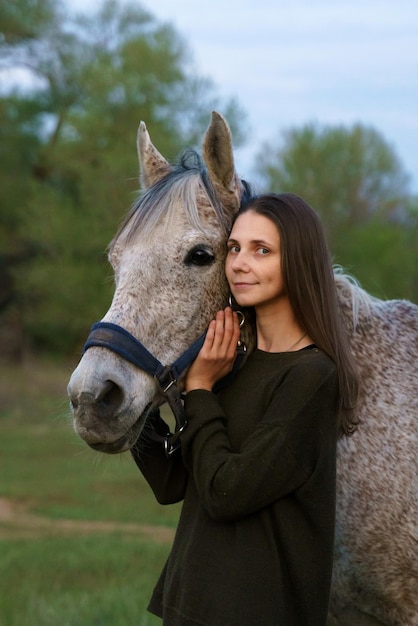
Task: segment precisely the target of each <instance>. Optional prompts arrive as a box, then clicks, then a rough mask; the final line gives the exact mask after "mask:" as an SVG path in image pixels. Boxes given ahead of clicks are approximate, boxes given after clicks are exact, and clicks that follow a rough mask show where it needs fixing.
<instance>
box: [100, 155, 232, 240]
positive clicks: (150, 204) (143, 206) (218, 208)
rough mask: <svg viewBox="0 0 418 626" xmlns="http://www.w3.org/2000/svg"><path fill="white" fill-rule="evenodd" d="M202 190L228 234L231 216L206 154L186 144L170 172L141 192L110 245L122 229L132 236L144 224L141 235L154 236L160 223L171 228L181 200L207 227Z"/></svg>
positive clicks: (200, 224) (193, 218) (201, 227)
mask: <svg viewBox="0 0 418 626" xmlns="http://www.w3.org/2000/svg"><path fill="white" fill-rule="evenodd" d="M202 191H203V193H205V194H206V196H207V198H208V201H209V202H210V204H211V205H212V207H213V209H214V211H215V215H216V218H217V221H218V222H219V225H220V226H221V228H222V229H223V230H224V231H225V234H227V233H228V230H229V228H230V226H231V223H230V222H231V218H230V216H229V215H228V214H227V212H226V211H225V210H224V208H223V206H222V204H221V202H220V201H219V200H218V198H217V196H216V193H215V191H214V189H213V186H212V184H211V182H210V179H209V176H208V174H207V169H206V166H205V165H204V162H203V160H202V158H201V157H200V155H199V154H198V153H197V152H196V151H195V150H193V149H191V148H186V150H184V151H183V152H182V154H181V155H180V158H179V161H178V162H177V163H176V164H174V165H173V167H172V170H171V171H170V172H169V174H167V175H166V176H164V177H163V178H162V179H161V180H159V181H158V182H157V183H155V184H154V185H152V187H150V188H149V189H146V190H144V191H143V192H141V193H140V194H139V196H138V198H137V199H136V201H135V202H134V204H133V205H132V207H131V210H130V211H129V213H128V215H127V217H126V218H125V220H124V221H123V223H122V224H121V226H120V228H119V230H118V232H117V233H116V235H115V237H114V239H113V241H112V243H111V244H110V247H112V245H113V244H114V242H115V241H116V240H117V238H118V237H119V236H120V234H121V232H122V231H124V234H125V236H126V237H127V239H128V240H129V239H131V238H132V237H133V236H134V235H135V233H136V232H137V231H138V228H139V227H140V228H141V235H142V236H144V237H149V238H150V237H152V235H153V233H154V232H155V228H156V226H157V224H159V223H161V222H164V225H165V228H166V230H167V232H169V231H170V226H171V225H172V224H173V222H174V220H175V218H176V207H178V204H179V203H180V204H181V205H182V207H183V209H184V211H185V213H186V215H187V218H188V219H189V221H190V223H191V224H192V226H193V227H195V228H197V229H198V230H202V231H205V230H207V224H205V223H204V221H203V217H202V215H201V214H200V212H199V209H198V198H199V195H200V196H201V195H202Z"/></svg>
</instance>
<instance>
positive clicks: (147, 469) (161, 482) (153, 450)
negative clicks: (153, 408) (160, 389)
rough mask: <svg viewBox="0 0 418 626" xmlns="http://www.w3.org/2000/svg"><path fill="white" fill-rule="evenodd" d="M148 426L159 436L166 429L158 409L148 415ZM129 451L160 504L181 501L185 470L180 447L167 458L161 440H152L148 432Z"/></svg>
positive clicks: (185, 483) (183, 492)
mask: <svg viewBox="0 0 418 626" xmlns="http://www.w3.org/2000/svg"><path fill="white" fill-rule="evenodd" d="M149 426H150V427H151V428H152V430H154V431H156V432H157V433H159V434H161V435H164V434H165V433H167V432H168V430H169V429H168V426H167V425H166V424H165V422H164V420H163V419H162V418H161V417H160V415H159V412H156V413H155V414H154V415H153V416H152V420H151V423H150V425H149ZM131 454H132V457H133V459H134V461H135V463H136V465H137V467H138V468H139V470H140V471H141V473H142V475H143V476H144V478H145V480H146V481H147V483H148V484H149V485H150V487H151V489H152V491H153V493H154V495H155V498H156V500H157V501H158V502H159V503H160V504H174V503H175V502H180V501H181V500H183V498H184V494H185V491H186V485H187V480H188V472H187V470H186V468H185V466H184V464H183V460H182V457H181V453H180V450H177V451H176V452H174V454H173V455H172V456H170V457H169V458H167V455H166V453H165V450H164V447H163V445H162V443H161V442H160V441H155V440H153V439H152V436H149V433H148V436H147V437H146V438H145V437H144V438H143V440H142V439H141V440H140V442H139V443H137V444H136V445H135V446H134V447H133V448H132V450H131Z"/></svg>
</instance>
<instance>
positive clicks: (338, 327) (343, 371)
mask: <svg viewBox="0 0 418 626" xmlns="http://www.w3.org/2000/svg"><path fill="white" fill-rule="evenodd" d="M248 210H251V211H254V212H255V213H258V214H260V215H264V216H265V217H267V218H269V219H270V220H271V221H272V222H273V223H274V224H275V225H276V227H277V229H278V231H279V234H280V247H281V262H282V273H283V283H284V287H285V289H286V291H287V294H288V297H289V300H290V304H291V306H292V309H293V312H294V314H295V317H296V319H297V321H298V323H299V324H300V325H301V327H302V328H303V330H304V331H305V332H306V334H307V335H309V337H311V339H312V340H313V342H314V343H315V344H316V345H317V346H318V348H320V349H321V350H323V351H324V352H325V353H326V354H327V355H328V356H329V357H330V358H331V359H332V360H333V361H334V363H335V365H336V367H337V371H338V380H339V418H340V429H341V432H342V433H344V434H351V433H353V432H354V431H355V429H356V426H357V424H358V420H357V419H356V417H355V405H356V401H357V397H358V390H359V374H358V371H357V367H356V364H355V361H354V358H353V355H352V353H351V349H350V345H349V342H348V337H347V333H346V330H345V328H344V325H343V322H342V319H341V314H340V312H339V307H338V301H337V290H336V286H335V280H334V272H333V267H332V261H331V255H330V252H329V249H328V245H327V241H326V237H325V233H324V229H323V226H322V223H321V220H320V218H319V216H318V214H317V213H316V211H315V210H314V209H313V208H312V207H311V206H310V205H309V204H308V203H307V202H305V201H304V200H303V199H302V198H300V197H299V196H296V195H294V194H291V193H282V194H274V193H271V194H265V195H260V196H255V197H252V198H250V199H249V200H248V201H247V202H246V203H245V204H244V205H242V206H241V207H240V211H239V214H238V215H241V214H242V213H244V212H246V211H248Z"/></svg>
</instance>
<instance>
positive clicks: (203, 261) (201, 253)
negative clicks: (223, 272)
mask: <svg viewBox="0 0 418 626" xmlns="http://www.w3.org/2000/svg"><path fill="white" fill-rule="evenodd" d="M214 260H215V256H214V254H213V253H212V252H211V251H210V250H208V249H207V248H198V247H196V248H193V250H190V252H188V253H187V256H186V258H185V263H186V265H210V263H213V261H214Z"/></svg>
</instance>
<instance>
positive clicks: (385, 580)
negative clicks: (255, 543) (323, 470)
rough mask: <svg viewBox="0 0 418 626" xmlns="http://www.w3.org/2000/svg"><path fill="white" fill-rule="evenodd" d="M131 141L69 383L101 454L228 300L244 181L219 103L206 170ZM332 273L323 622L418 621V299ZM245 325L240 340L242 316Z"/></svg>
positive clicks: (131, 437)
mask: <svg viewBox="0 0 418 626" xmlns="http://www.w3.org/2000/svg"><path fill="white" fill-rule="evenodd" d="M138 152H139V160H140V171H141V177H142V186H143V193H142V195H141V197H140V198H139V200H138V202H137V203H136V204H135V205H134V207H133V209H132V210H131V212H130V214H129V215H128V217H127V219H126V220H125V222H124V224H123V225H122V227H121V229H120V231H119V232H118V234H117V235H116V237H115V238H114V240H113V242H112V243H111V245H110V250H109V258H110V262H111V264H112V266H113V269H114V273H115V280H116V289H115V294H114V298H113V302H112V305H111V307H110V309H109V311H108V312H107V313H106V315H105V317H104V318H103V320H102V322H101V323H100V324H99V326H98V327H96V329H94V330H93V331H92V333H91V334H90V336H89V339H88V343H87V347H88V349H87V351H86V352H85V354H84V356H83V357H82V359H81V361H80V363H79V365H78V367H77V369H76V370H75V371H74V373H73V375H72V377H71V380H70V383H69V388H68V389H69V395H70V398H71V404H72V409H73V414H74V425H75V429H76V431H77V432H78V434H79V435H80V436H81V437H82V438H83V439H84V440H85V441H86V442H87V443H88V444H89V445H90V446H91V447H92V448H95V449H97V450H101V451H103V452H122V451H125V450H128V449H129V448H131V447H132V446H133V445H134V444H135V442H136V441H137V439H138V437H139V435H140V433H141V432H142V430H143V428H144V424H145V423H146V421H147V417H148V415H149V414H150V413H151V412H152V409H153V408H154V407H156V406H158V405H159V404H160V403H161V402H162V401H163V400H164V399H165V396H164V390H163V386H162V385H161V381H160V378H159V375H158V376H155V375H153V374H152V372H153V371H154V368H156V370H159V369H161V368H162V369H163V375H164V370H165V369H166V368H165V367H164V366H167V365H168V366H170V367H169V368H168V369H169V373H170V372H171V374H170V377H171V378H173V368H172V367H171V364H173V363H174V364H175V365H176V367H175V368H174V370H175V369H176V368H177V369H178V372H176V371H175V372H174V374H175V376H174V378H175V377H176V375H177V373H179V379H180V380H179V383H178V386H179V387H180V389H181V375H182V372H183V370H184V367H185V365H186V366H187V363H188V362H189V360H190V358H191V357H193V354H194V353H195V352H194V351H195V350H196V346H198V345H199V338H200V337H201V336H202V333H204V332H205V330H206V327H207V325H208V323H209V321H210V320H211V319H212V318H213V316H214V315H215V313H216V311H217V310H218V309H220V308H223V307H224V306H225V305H226V304H227V299H228V288H227V283H226V280H225V275H224V260H225V253H226V246H225V243H226V239H227V234H228V231H229V229H230V226H231V224H232V221H233V218H234V215H235V214H236V212H237V210H238V208H239V204H240V201H241V198H242V195H243V193H244V191H245V185H244V184H243V183H242V181H240V180H239V179H238V177H237V176H236V174H235V170H234V160H233V154H232V143H231V135H230V131H229V128H228V126H227V124H226V122H225V120H224V119H223V118H222V117H221V116H220V115H219V114H217V113H214V114H213V115H212V120H211V123H210V126H209V128H208V130H207V132H206V135H205V138H204V142H203V159H204V165H205V167H202V164H201V163H200V162H199V160H198V159H197V158H196V156H195V155H193V154H191V153H189V154H185V156H184V157H183V162H182V163H181V164H180V165H179V166H177V167H172V166H171V165H169V163H168V162H167V161H166V160H165V159H164V158H163V157H162V156H161V155H160V154H159V152H158V151H157V150H156V149H155V147H154V146H153V145H152V143H151V141H150V138H149V135H148V132H147V130H146V128H145V125H144V124H142V123H141V125H140V128H139V134H138ZM335 278H336V284H337V291H338V298H339V304H340V308H341V314H342V316H343V319H344V322H345V325H346V327H347V330H348V333H349V335H350V342H351V348H352V350H353V353H354V355H355V357H356V360H357V363H358V366H359V368H360V374H361V380H362V394H361V399H360V401H359V404H358V407H357V413H358V417H359V420H360V424H359V428H358V430H357V432H355V433H354V435H353V436H351V437H343V438H341V439H340V441H339V444H338V458H337V466H338V467H337V518H336V537H335V558H334V572H333V585H332V592H331V603H330V615H329V626H378V625H384V626H417V624H418V454H417V450H418V394H417V384H418V307H417V306H416V305H414V304H412V303H410V302H406V301H402V300H392V301H382V300H378V299H376V298H373V297H371V296H370V295H369V294H367V293H366V292H365V291H363V290H362V289H361V288H360V287H359V286H358V285H357V284H356V283H355V282H353V281H352V280H349V278H348V277H347V276H345V275H344V274H342V273H338V272H336V276H335ZM242 336H243V337H242V338H243V340H244V341H245V342H246V343H247V344H248V347H249V350H250V349H251V347H252V345H253V339H254V338H253V337H252V336H251V327H250V325H249V324H246V325H245V326H244V327H243V329H242ZM196 342H197V343H196ZM89 346H91V347H89ZM191 346H192V347H193V346H194V348H193V349H192V351H191V352H190V347H191ZM193 350H194V351H193ZM184 355H187V358H186V359H185V358H184ZM145 362H146V364H145V365H144V363H145ZM138 363H139V365H138ZM148 363H150V367H148ZM179 363H181V366H178V364H179ZM160 366H161V367H160ZM170 377H169V378H170ZM170 384H171V381H170V380H169V383H168V385H167V387H170ZM176 385H177V382H176V384H175V385H174V387H176ZM171 388H172V387H170V389H171ZM167 393H168V391H167ZM178 401H179V398H178V396H177V397H176V396H175V397H174V404H175V405H176V402H177V403H178ZM180 404H181V402H180ZM307 567H309V563H307Z"/></svg>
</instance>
